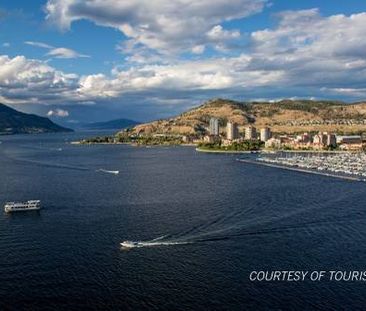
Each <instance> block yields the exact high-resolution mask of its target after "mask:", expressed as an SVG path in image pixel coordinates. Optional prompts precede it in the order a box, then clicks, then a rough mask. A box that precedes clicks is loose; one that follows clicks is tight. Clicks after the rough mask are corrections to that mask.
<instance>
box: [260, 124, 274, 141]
mask: <svg viewBox="0 0 366 311" xmlns="http://www.w3.org/2000/svg"><path fill="white" fill-rule="evenodd" d="M260 136H261V141H264V142H266V141H267V140H268V139H270V138H271V130H270V129H269V128H268V127H264V128H261V130H260Z"/></svg>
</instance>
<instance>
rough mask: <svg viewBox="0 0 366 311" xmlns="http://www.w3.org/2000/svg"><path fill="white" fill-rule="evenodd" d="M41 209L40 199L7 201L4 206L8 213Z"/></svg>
mask: <svg viewBox="0 0 366 311" xmlns="http://www.w3.org/2000/svg"><path fill="white" fill-rule="evenodd" d="M40 209H41V201H40V200H30V201H26V202H7V203H5V206H4V210H5V212H6V213H11V212H25V211H38V210H40Z"/></svg>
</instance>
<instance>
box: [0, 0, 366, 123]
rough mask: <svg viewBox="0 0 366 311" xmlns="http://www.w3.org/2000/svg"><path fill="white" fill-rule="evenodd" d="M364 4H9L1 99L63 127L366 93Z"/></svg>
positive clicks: (4, 13)
mask: <svg viewBox="0 0 366 311" xmlns="http://www.w3.org/2000/svg"><path fill="white" fill-rule="evenodd" d="M365 27H366V2H365V1H361V0H358V1H356V0H349V1H337V4H335V1H331V0H323V1H315V0H306V1H305V0H304V1H300V0H299V1H290V0H272V1H270V0H268V1H266V0H225V1H224V0H155V1H148V0H129V1H123V0H88V1H81V0H68V1H62V0H48V1H47V0H32V1H20V0H12V1H7V0H5V1H2V2H1V3H0V102H3V103H5V104H9V105H11V106H13V107H16V108H17V109H20V110H23V111H27V112H35V113H38V114H41V115H48V116H49V117H51V118H52V119H54V120H56V121H57V122H59V123H62V124H69V125H70V126H72V125H73V124H77V123H79V122H89V121H100V120H108V119H113V118H119V117H125V118H132V119H137V120H140V121H148V120H152V119H156V118H163V117H168V116H171V115H174V114H177V113H179V112H181V111H184V110H185V109H187V108H190V107H192V106H195V105H198V104H200V103H202V102H204V101H205V100H207V99H210V98H213V97H225V98H233V99H238V100H258V99H266V100H278V99H282V98H314V99H340V100H344V101H348V102H354V101H361V100H363V99H365V97H366V85H365V79H366V40H365V35H364V29H365Z"/></svg>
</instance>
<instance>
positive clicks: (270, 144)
mask: <svg viewBox="0 0 366 311" xmlns="http://www.w3.org/2000/svg"><path fill="white" fill-rule="evenodd" d="M264 146H265V147H266V148H273V149H280V148H281V146H282V142H281V139H279V138H270V139H268V140H267V141H266V142H265V144H264Z"/></svg>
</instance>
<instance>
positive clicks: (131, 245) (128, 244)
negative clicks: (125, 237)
mask: <svg viewBox="0 0 366 311" xmlns="http://www.w3.org/2000/svg"><path fill="white" fill-rule="evenodd" d="M139 244H140V243H139V242H133V241H123V242H122V243H121V246H122V247H125V248H134V247H138V246H139Z"/></svg>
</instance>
